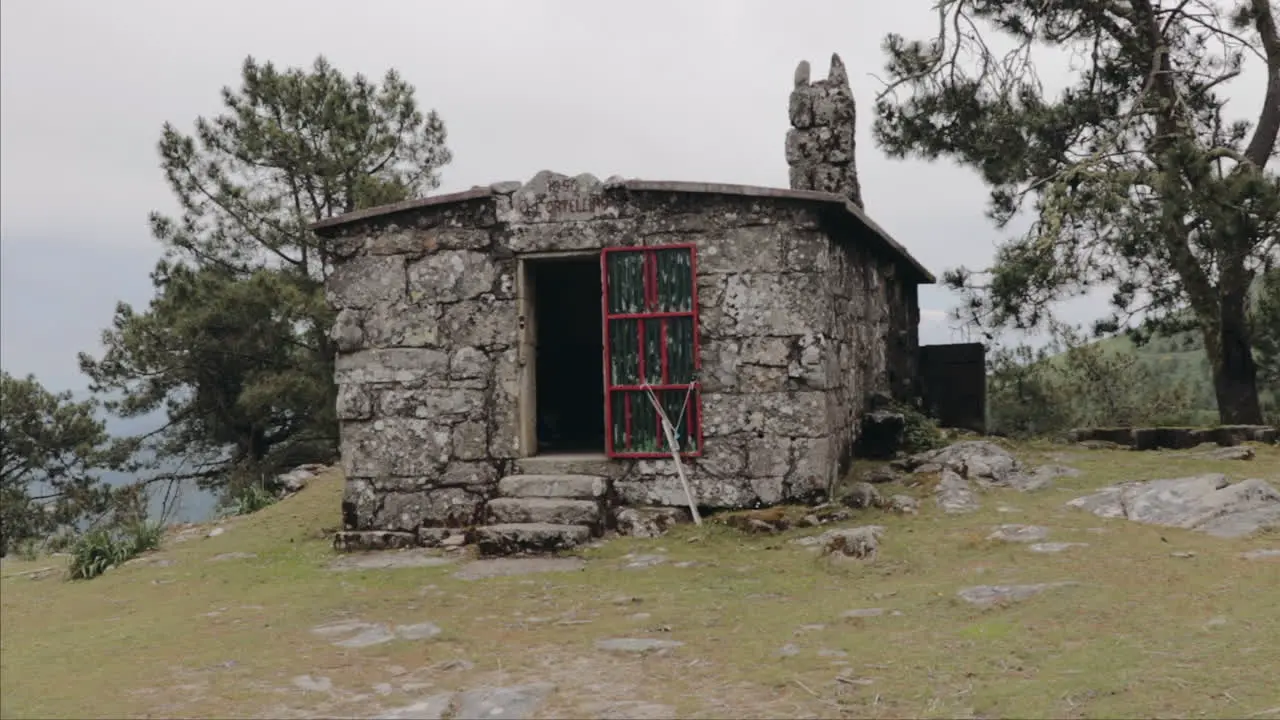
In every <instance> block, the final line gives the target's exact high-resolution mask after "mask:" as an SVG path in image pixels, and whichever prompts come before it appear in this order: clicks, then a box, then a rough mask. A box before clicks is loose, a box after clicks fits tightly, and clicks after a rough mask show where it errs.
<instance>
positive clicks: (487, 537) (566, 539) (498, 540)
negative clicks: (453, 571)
mask: <svg viewBox="0 0 1280 720" xmlns="http://www.w3.org/2000/svg"><path fill="white" fill-rule="evenodd" d="M473 538H474V541H475V544H476V549H478V550H479V551H480V554H481V555H521V554H533V553H551V552H558V551H561V550H569V549H572V548H575V547H577V546H579V545H581V544H583V543H585V542H587V541H588V540H590V539H591V528H588V527H586V526H585V525H557V524H554V523H503V524H499V525H482V526H480V527H478V528H476V529H475V530H474V535H473Z"/></svg>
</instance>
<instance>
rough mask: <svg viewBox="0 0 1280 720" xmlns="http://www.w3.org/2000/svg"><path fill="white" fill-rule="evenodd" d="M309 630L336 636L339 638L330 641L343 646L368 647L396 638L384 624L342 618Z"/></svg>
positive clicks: (323, 634) (317, 633) (322, 634)
mask: <svg viewBox="0 0 1280 720" xmlns="http://www.w3.org/2000/svg"><path fill="white" fill-rule="evenodd" d="M311 632H312V633H314V634H316V635H321V636H324V637H337V638H339V639H337V640H333V641H331V642H332V643H333V644H334V645H336V646H338V647H344V648H364V647H370V646H372V645H381V644H382V643H385V642H391V641H392V640H395V639H396V636H395V633H393V632H391V628H389V627H387V626H386V625H382V624H379V623H368V622H364V621H361V620H343V621H339V622H334V623H329V624H327V625H319V626H317V627H313V628H311ZM343 636H345V637H343Z"/></svg>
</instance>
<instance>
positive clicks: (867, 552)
mask: <svg viewBox="0 0 1280 720" xmlns="http://www.w3.org/2000/svg"><path fill="white" fill-rule="evenodd" d="M883 532H884V528H882V527H880V526H879V525H864V526H862V527H856V528H850V529H848V530H828V531H827V532H825V533H823V535H824V537H825V538H826V539H825V540H824V541H823V543H822V554H823V555H840V556H844V557H852V558H859V559H867V560H874V559H875V558H876V555H877V554H878V553H879V550H880V536H881V534H882V533H883Z"/></svg>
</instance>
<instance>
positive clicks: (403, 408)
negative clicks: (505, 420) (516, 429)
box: [378, 388, 485, 459]
mask: <svg viewBox="0 0 1280 720" xmlns="http://www.w3.org/2000/svg"><path fill="white" fill-rule="evenodd" d="M378 409H379V410H380V411H381V413H382V416H383V417H384V418H387V419H391V418H400V417H406V418H407V417H415V418H424V419H429V420H432V421H434V422H435V423H436V424H437V425H455V424H457V423H459V422H461V421H463V420H468V419H471V420H477V421H479V422H483V419H484V412H485V398H484V392H483V391H480V390H471V389H467V388H454V389H447V388H419V389H401V388H394V389H390V390H383V391H382V392H381V393H379V396H378ZM471 459H474V458H471Z"/></svg>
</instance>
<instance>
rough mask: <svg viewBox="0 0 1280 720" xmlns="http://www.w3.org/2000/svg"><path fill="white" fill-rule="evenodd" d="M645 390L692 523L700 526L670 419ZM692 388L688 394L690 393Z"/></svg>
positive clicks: (646, 387) (656, 400) (650, 389)
mask: <svg viewBox="0 0 1280 720" xmlns="http://www.w3.org/2000/svg"><path fill="white" fill-rule="evenodd" d="M645 390H646V391H647V392H648V393H649V402H652V403H653V409H654V410H657V411H658V416H659V417H661V418H662V434H663V435H665V436H666V437H667V447H669V448H671V459H672V460H673V461H674V462H675V464H676V475H678V476H680V485H681V487H683V488H684V496H685V497H686V498H687V499H688V500H689V514H690V515H692V516H693V522H694V524H696V525H699V526H701V525H702V516H701V515H699V514H698V503H697V502H695V501H694V499H693V491H692V490H690V489H689V480H688V479H687V478H685V476H684V463H682V462H680V445H679V443H678V442H676V430H675V426H674V425H672V424H671V418H670V417H668V416H667V411H666V410H664V409H663V408H662V403H660V402H658V396H657V394H655V393H654V392H653V388H650V387H648V385H646V386H645ZM692 391H693V388H692V386H691V387H690V388H689V392H692ZM684 405H685V407H688V405H689V393H686V394H685V397H684ZM680 417H681V418H682V419H683V418H684V408H681V409H680Z"/></svg>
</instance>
